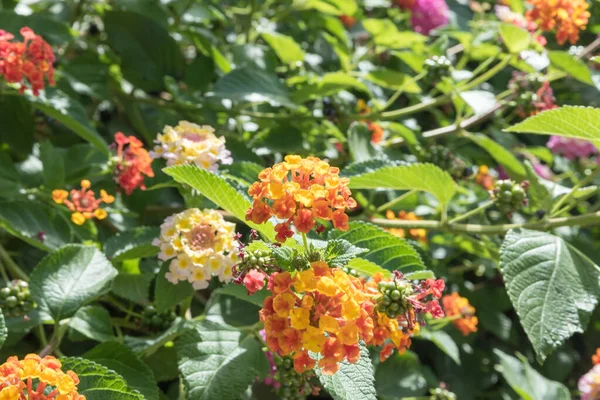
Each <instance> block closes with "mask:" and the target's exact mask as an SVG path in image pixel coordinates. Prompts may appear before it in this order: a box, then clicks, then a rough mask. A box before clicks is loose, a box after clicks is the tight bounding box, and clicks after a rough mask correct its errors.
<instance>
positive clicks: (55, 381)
mask: <svg viewBox="0 0 600 400" xmlns="http://www.w3.org/2000/svg"><path fill="white" fill-rule="evenodd" d="M61 367H62V364H61V363H60V361H58V360H57V359H56V358H54V357H52V356H46V357H44V358H41V357H40V356H38V355H37V354H29V355H27V356H25V358H24V359H23V360H19V359H18V358H17V357H9V358H8V360H6V362H5V363H4V364H2V365H0V400H18V399H30V400H34V399H35V400H50V399H53V400H85V396H83V395H80V394H78V393H77V385H78V384H79V378H78V377H77V374H75V372H73V371H67V372H66V373H65V372H63V371H62V370H61ZM36 383H37V387H36V388H35V389H34V385H35V384H36Z"/></svg>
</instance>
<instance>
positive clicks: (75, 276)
mask: <svg viewBox="0 0 600 400" xmlns="http://www.w3.org/2000/svg"><path fill="white" fill-rule="evenodd" d="M116 275H117V270H116V269H115V268H114V267H113V266H112V264H111V263H110V262H109V261H108V260H107V259H106V257H104V254H102V253H101V252H100V251H99V250H98V249H97V248H95V247H88V246H82V245H75V244H70V245H66V246H64V247H61V248H60V249H58V250H56V251H54V252H53V253H51V254H49V255H48V256H46V257H44V258H43V259H42V261H41V262H40V263H39V264H38V265H37V266H36V267H35V269H34V270H33V272H32V274H31V280H30V282H29V285H30V286H31V295H32V297H33V298H34V299H35V301H36V303H37V304H38V306H39V308H40V309H41V310H42V311H44V312H46V313H48V314H49V315H50V316H52V318H53V319H54V321H56V322H58V321H60V320H62V319H64V318H69V317H72V316H73V315H74V314H75V313H76V312H77V310H79V309H80V308H81V307H82V306H84V305H85V304H86V303H89V302H90V301H92V300H94V299H95V298H97V297H99V296H101V295H103V294H104V293H106V292H108V290H109V287H110V282H111V281H112V280H113V279H114V277H115V276H116Z"/></svg>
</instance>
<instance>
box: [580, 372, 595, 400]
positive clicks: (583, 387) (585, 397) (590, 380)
mask: <svg viewBox="0 0 600 400" xmlns="http://www.w3.org/2000/svg"><path fill="white" fill-rule="evenodd" d="M577 388H578V389H579V391H580V392H581V400H596V399H599V398H600V365H595V366H594V367H593V368H592V369H591V370H589V372H588V373H587V374H585V375H583V376H582V377H581V378H580V379H579V383H578V384H577Z"/></svg>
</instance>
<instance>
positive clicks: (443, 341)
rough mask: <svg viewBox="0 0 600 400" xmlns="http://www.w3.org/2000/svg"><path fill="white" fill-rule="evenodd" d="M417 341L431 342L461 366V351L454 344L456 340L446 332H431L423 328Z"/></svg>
mask: <svg viewBox="0 0 600 400" xmlns="http://www.w3.org/2000/svg"><path fill="white" fill-rule="evenodd" d="M415 338H416V339H424V340H429V341H431V342H432V343H433V344H435V345H436V346H437V347H438V348H439V349H440V350H441V351H443V352H444V353H446V355H447V356H448V357H450V358H451V359H452V360H453V361H454V362H455V363H457V364H458V365H460V351H459V350H458V346H457V345H456V343H455V342H454V339H452V337H451V336H450V335H448V334H447V333H446V332H444V331H440V330H438V331H436V330H429V329H427V328H424V327H422V328H421V329H420V330H419V334H418V335H417V336H415Z"/></svg>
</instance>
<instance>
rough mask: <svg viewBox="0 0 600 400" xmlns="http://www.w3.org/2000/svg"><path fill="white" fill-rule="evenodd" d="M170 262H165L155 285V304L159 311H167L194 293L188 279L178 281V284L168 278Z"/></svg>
mask: <svg viewBox="0 0 600 400" xmlns="http://www.w3.org/2000/svg"><path fill="white" fill-rule="evenodd" d="M167 272H169V263H168V262H165V263H163V265H162V267H161V268H160V271H159V272H158V276H157V277H156V285H155V287H154V305H155V306H156V309H157V310H158V311H159V312H163V311H167V310H169V309H171V308H173V307H175V306H176V305H177V304H179V303H181V302H182V301H183V300H185V299H186V298H188V297H190V296H192V295H193V294H194V288H193V287H192V284H191V283H190V282H188V281H180V282H177V284H176V285H174V284H172V283H171V282H169V281H168V280H167V278H166V277H165V276H166V273H167Z"/></svg>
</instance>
